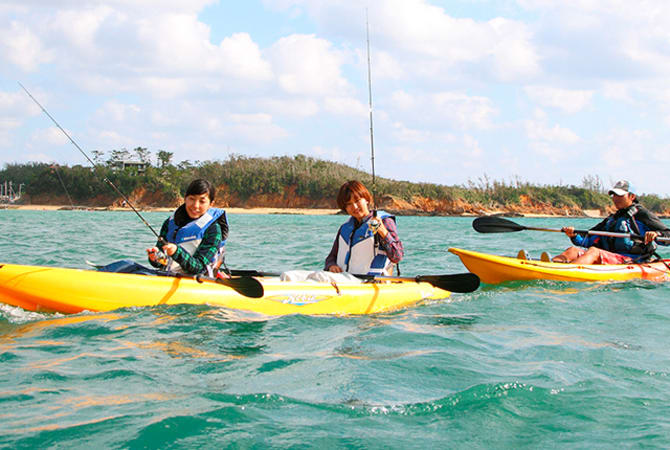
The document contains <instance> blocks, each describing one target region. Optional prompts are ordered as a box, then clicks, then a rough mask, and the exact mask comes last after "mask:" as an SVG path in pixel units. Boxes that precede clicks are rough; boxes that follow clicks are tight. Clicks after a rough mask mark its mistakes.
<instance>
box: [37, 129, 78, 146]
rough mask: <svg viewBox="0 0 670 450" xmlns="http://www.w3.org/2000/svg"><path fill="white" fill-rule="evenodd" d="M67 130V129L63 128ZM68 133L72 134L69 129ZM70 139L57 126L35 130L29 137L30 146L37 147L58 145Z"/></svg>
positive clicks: (67, 142)
mask: <svg viewBox="0 0 670 450" xmlns="http://www.w3.org/2000/svg"><path fill="white" fill-rule="evenodd" d="M65 131H67V130H65ZM67 132H68V134H70V135H72V134H71V133H70V132H69V131H67ZM69 143H70V140H69V139H68V138H67V136H65V134H63V132H62V131H61V130H60V129H59V128H57V127H49V128H43V129H40V130H37V131H35V132H34V133H33V134H32V136H31V137H30V146H31V147H34V148H35V147H36V148H39V147H40V146H44V145H45V144H47V145H53V146H60V145H66V144H69Z"/></svg>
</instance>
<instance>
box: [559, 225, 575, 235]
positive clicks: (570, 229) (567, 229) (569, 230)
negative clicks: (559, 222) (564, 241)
mask: <svg viewBox="0 0 670 450" xmlns="http://www.w3.org/2000/svg"><path fill="white" fill-rule="evenodd" d="M561 231H562V232H563V233H565V234H567V235H568V237H569V238H573V237H575V236H576V233H575V228H574V227H563V228H561Z"/></svg>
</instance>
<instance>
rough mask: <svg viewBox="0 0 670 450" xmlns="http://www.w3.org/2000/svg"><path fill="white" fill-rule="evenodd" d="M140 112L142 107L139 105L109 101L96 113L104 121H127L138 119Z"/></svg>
mask: <svg viewBox="0 0 670 450" xmlns="http://www.w3.org/2000/svg"><path fill="white" fill-rule="evenodd" d="M140 112H141V109H140V107H139V106H137V105H133V104H124V103H119V102H117V101H109V102H107V103H105V104H104V105H103V106H102V108H100V110H98V111H97V112H96V115H97V116H98V117H99V118H100V119H101V120H103V121H109V120H113V121H115V122H126V121H132V120H136V119H137V117H138V115H139V114H140Z"/></svg>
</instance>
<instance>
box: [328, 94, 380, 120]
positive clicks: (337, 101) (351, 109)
mask: <svg viewBox="0 0 670 450" xmlns="http://www.w3.org/2000/svg"><path fill="white" fill-rule="evenodd" d="M323 103H324V110H325V111H328V112H331V113H333V114H340V115H345V116H354V117H356V116H359V117H364V116H367V115H368V114H369V111H370V109H369V107H368V105H365V104H363V103H361V102H360V101H359V100H356V99H354V98H351V97H327V98H325V99H324V101H323Z"/></svg>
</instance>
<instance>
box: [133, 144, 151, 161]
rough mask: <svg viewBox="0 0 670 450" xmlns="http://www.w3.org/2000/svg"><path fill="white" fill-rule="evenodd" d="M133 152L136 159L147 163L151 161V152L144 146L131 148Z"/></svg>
mask: <svg viewBox="0 0 670 450" xmlns="http://www.w3.org/2000/svg"><path fill="white" fill-rule="evenodd" d="M133 153H135V156H137V159H139V160H140V161H142V162H143V163H147V164H149V163H150V162H151V152H150V151H149V149H147V148H145V147H136V148H135V149H133Z"/></svg>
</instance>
